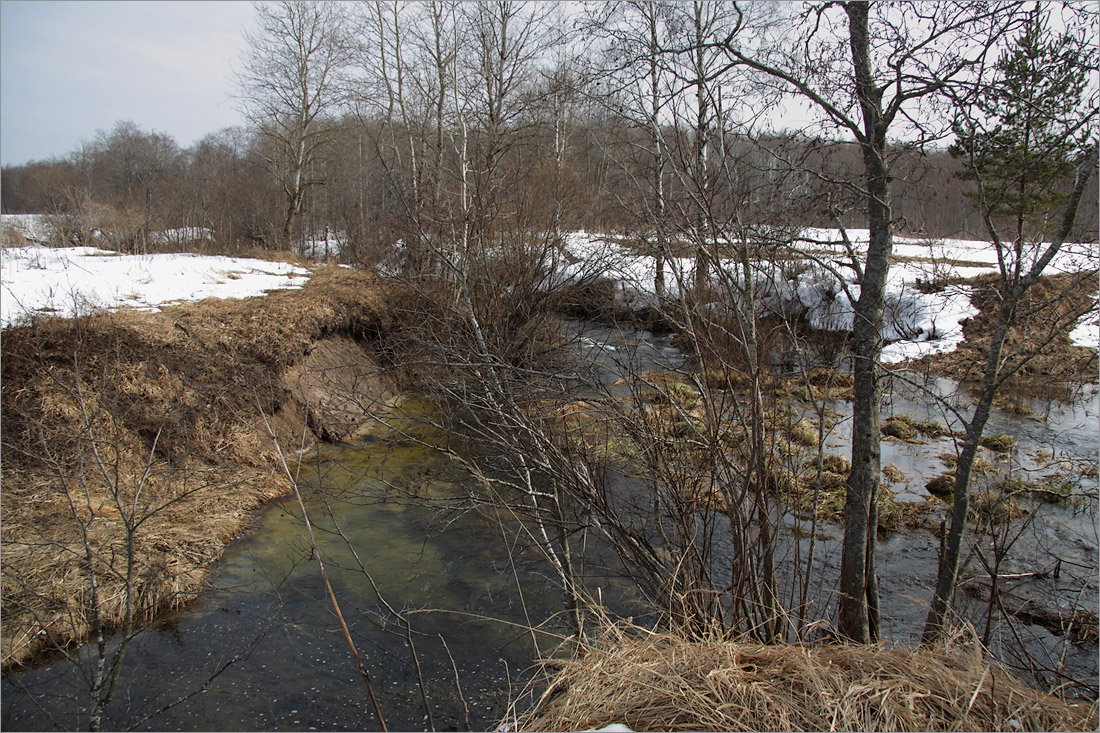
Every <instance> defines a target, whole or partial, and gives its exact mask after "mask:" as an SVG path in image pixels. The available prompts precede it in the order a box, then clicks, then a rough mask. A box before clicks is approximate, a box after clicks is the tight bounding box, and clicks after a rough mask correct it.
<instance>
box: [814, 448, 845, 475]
mask: <svg viewBox="0 0 1100 733" xmlns="http://www.w3.org/2000/svg"><path fill="white" fill-rule="evenodd" d="M821 469H822V470H823V471H831V472H832V473H840V474H845V475H846V474H848V473H849V472H850V471H851V470H852V462H851V461H849V460H848V459H847V458H845V457H844V456H839V455H837V454H836V453H826V454H825V455H824V456H822V457H821Z"/></svg>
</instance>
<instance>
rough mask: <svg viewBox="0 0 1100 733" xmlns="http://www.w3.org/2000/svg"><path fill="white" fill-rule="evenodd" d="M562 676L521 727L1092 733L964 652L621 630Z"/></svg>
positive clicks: (1084, 711)
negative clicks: (768, 643) (766, 643)
mask: <svg viewBox="0 0 1100 733" xmlns="http://www.w3.org/2000/svg"><path fill="white" fill-rule="evenodd" d="M554 665H555V666H556V667H558V668H559V669H560V671H558V672H557V673H555V674H554V675H553V676H552V677H551V679H550V684H549V688H548V689H547V691H546V692H545V693H544V694H543V695H542V697H541V698H540V700H539V701H538V703H537V704H536V705H535V706H534V707H533V708H532V710H531V711H529V712H528V713H526V714H524V715H522V716H519V717H518V719H517V720H516V721H514V722H515V724H516V726H517V729H519V730H547V731H555V730H556V731H565V730H585V729H599V728H602V727H604V726H607V725H609V724H612V723H620V724H625V725H627V726H629V727H630V728H631V729H632V730H634V731H651V730H652V731H658V730H662V731H679V730H692V731H763V730H829V731H832V730H899V731H933V730H935V731H939V730H1008V731H1019V730H1096V728H1097V704H1096V703H1092V704H1088V703H1066V702H1064V701H1062V700H1059V699H1057V698H1054V697H1051V696H1049V695H1046V694H1043V693H1041V692H1038V691H1036V690H1033V689H1031V688H1029V687H1027V686H1025V685H1023V684H1021V683H1019V682H1017V681H1015V680H1014V679H1012V678H1011V677H1010V676H1009V675H1008V674H1007V673H1005V672H1004V671H1001V670H999V669H997V668H995V667H992V666H990V665H989V664H988V663H986V661H985V660H984V659H983V657H982V655H981V653H980V652H979V651H978V650H977V649H976V647H972V646H964V645H961V644H958V643H952V644H950V645H946V646H940V647H937V648H933V649H923V648H921V649H912V648H909V647H904V646H897V647H886V646H882V645H875V646H821V647H807V646H796V645H772V646H761V645H756V644H741V643H737V642H731V641H724V640H720V639H714V640H703V641H690V640H685V639H682V638H678V637H676V636H673V635H669V634H651V633H641V634H635V635H626V634H623V633H620V632H617V633H614V634H611V635H609V636H607V637H606V638H605V639H604V640H602V641H600V642H597V643H596V644H594V645H593V646H591V647H590V648H589V649H588V650H587V652H586V653H585V654H584V655H583V656H580V657H578V658H575V659H571V660H566V661H564V662H562V661H560V660H555V661H554Z"/></svg>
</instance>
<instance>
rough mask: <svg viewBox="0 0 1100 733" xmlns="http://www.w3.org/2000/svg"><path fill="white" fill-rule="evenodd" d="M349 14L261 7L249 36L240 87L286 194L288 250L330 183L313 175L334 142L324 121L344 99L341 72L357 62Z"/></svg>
mask: <svg viewBox="0 0 1100 733" xmlns="http://www.w3.org/2000/svg"><path fill="white" fill-rule="evenodd" d="M344 16H345V13H344V10H343V6H342V5H340V4H339V3H327V2H316V1H314V2H290V1H289V0H284V1H283V2H278V3H273V4H261V5H257V17H258V19H259V28H258V29H257V31H256V32H254V33H248V34H246V40H247V42H248V50H247V52H246V54H245V57H244V59H243V68H242V70H241V71H240V73H239V74H238V81H237V83H238V87H239V94H240V100H241V105H242V109H243V111H244V113H245V115H246V117H247V118H248V119H249V121H250V122H251V123H252V124H254V125H255V126H256V127H257V128H258V129H259V130H261V131H262V133H263V135H264V137H265V138H266V139H267V141H268V144H269V145H268V148H267V149H266V152H265V156H264V157H265V159H266V161H267V165H268V170H269V171H270V172H271V174H272V175H273V176H274V177H275V178H276V179H277V180H278V181H279V182H280V183H281V185H282V187H283V192H284V193H285V195H286V214H285V217H284V220H283V227H282V235H281V237H282V241H281V244H282V245H283V246H287V245H289V243H290V240H291V236H292V232H293V228H294V224H295V222H296V220H297V218H298V215H299V213H300V211H301V208H302V202H303V199H304V196H305V192H306V191H307V190H308V189H309V188H310V187H312V186H315V185H319V184H320V183H322V180H321V179H319V178H317V177H314V176H313V175H311V171H312V167H311V163H312V161H313V160H314V158H315V157H316V153H317V150H318V148H319V147H320V146H322V145H324V143H325V141H326V138H327V136H326V130H325V129H324V128H323V127H322V126H321V125H320V124H319V122H320V120H321V118H323V117H324V116H326V115H329V114H332V113H333V112H334V111H335V110H336V108H337V106H338V105H339V104H340V103H341V101H342V99H343V91H342V87H341V84H340V81H339V74H340V71H341V70H342V69H343V68H344V67H345V66H346V64H347V63H348V62H349V61H350V58H351V55H350V46H349V44H348V42H347V39H346V38H345V32H346V30H347V28H346V26H345V17H344Z"/></svg>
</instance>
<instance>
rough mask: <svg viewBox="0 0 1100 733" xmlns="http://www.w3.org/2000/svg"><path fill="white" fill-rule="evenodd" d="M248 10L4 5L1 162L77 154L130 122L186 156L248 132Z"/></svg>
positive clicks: (227, 4) (218, 2) (220, 0)
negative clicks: (239, 105) (236, 73)
mask: <svg viewBox="0 0 1100 733" xmlns="http://www.w3.org/2000/svg"><path fill="white" fill-rule="evenodd" d="M252 15H253V9H252V5H251V4H250V3H248V2H238V1H228V0H211V1H207V2H165V1H157V2H148V1H145V2H30V1H27V0H4V1H3V2H2V3H0V162H2V163H3V164H4V165H9V164H19V163H26V162H27V161H29V160H39V159H44V158H50V157H53V156H58V155H66V154H67V153H69V152H71V151H73V150H75V149H76V148H77V146H78V145H79V143H80V141H81V140H91V139H92V138H93V137H94V135H95V132H96V130H100V129H102V130H109V129H110V128H111V127H113V126H114V124H115V122H116V121H119V120H131V121H133V122H134V123H136V124H137V125H138V126H139V127H141V128H142V129H143V130H155V131H157V132H163V133H167V134H169V135H171V136H172V137H173V138H174V139H175V141H176V142H177V143H178V144H179V145H180V146H181V147H187V146H189V145H191V144H192V143H193V142H195V141H196V140H197V139H199V138H201V137H202V136H203V135H205V134H206V133H209V132H215V131H217V130H220V129H222V128H223V127H227V126H229V125H237V124H241V122H242V119H241V116H240V114H239V112H238V111H237V109H236V105H235V103H234V100H233V99H232V93H233V81H232V79H233V69H234V68H236V66H237V64H238V59H239V58H240V55H241V49H242V47H243V44H244V38H243V34H242V32H243V30H244V29H246V28H248V27H250V25H251V22H252Z"/></svg>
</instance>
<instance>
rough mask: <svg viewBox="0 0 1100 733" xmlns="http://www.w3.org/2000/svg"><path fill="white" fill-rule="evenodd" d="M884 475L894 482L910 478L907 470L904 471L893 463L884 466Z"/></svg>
mask: <svg viewBox="0 0 1100 733" xmlns="http://www.w3.org/2000/svg"><path fill="white" fill-rule="evenodd" d="M882 475H883V476H885V477H886V480H887V481H889V482H890V483H893V484H897V483H901V482H902V481H905V480H906V479H908V478H909V476H908V475H906V473H905V471H902V470H901V469H900V468H898V467H897V466H895V465H894V464H893V463H887V464H886V465H885V466H883V467H882Z"/></svg>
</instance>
